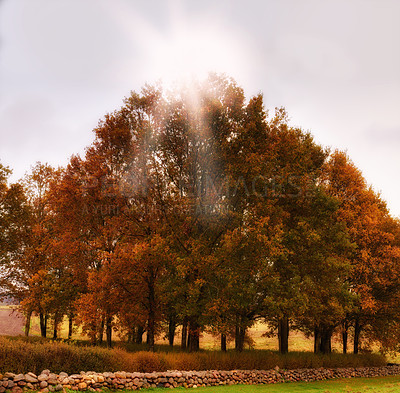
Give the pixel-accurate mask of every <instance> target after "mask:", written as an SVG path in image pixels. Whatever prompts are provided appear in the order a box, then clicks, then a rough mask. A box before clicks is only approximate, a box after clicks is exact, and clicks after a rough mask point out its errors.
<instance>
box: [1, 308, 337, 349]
mask: <svg viewBox="0 0 400 393" xmlns="http://www.w3.org/2000/svg"><path fill="white" fill-rule="evenodd" d="M12 307H13V306H5V305H2V306H0V336H18V335H23V334H24V317H23V316H22V315H21V314H20V313H19V312H18V311H17V310H15V309H13V308H12ZM267 330H268V326H267V325H265V324H262V323H257V324H256V325H255V326H253V327H252V328H251V329H250V331H249V333H250V337H251V339H252V340H253V343H252V344H251V345H249V344H246V348H247V349H270V350H277V349H278V340H277V338H276V337H265V336H264V334H265V333H266V332H267ZM179 333H180V332H179V330H178V331H177V335H176V343H177V344H178V343H179V339H180V337H179ZM30 335H31V336H39V335H40V329H39V319H38V318H37V317H33V318H32V321H31V330H30ZM67 336H68V322H67V321H64V322H63V323H62V324H61V326H60V329H59V338H67ZM49 337H52V334H51V333H50V334H49ZM143 337H144V339H145V337H146V336H145V335H144V336H143ZM72 338H73V339H82V338H83V339H85V337H82V336H81V334H80V332H79V329H78V328H75V329H74V334H73V336H72ZM113 339H114V340H119V339H120V338H119V337H118V336H117V335H116V334H114V337H113ZM156 344H158V345H166V344H168V342H167V340H166V339H163V337H162V336H160V337H159V338H158V340H157V341H156ZM219 345H220V338H219V337H214V336H212V335H211V334H208V333H203V334H202V336H201V338H200V346H201V348H202V349H206V350H218V349H219ZM229 348H233V343H232V342H230V343H228V349H229ZM333 348H334V349H336V350H337V351H340V349H341V344H340V342H339V340H336V339H334V340H333ZM289 349H290V350H291V351H312V350H313V340H312V338H307V337H305V335H304V334H302V333H301V332H295V331H292V332H290V335H289Z"/></svg>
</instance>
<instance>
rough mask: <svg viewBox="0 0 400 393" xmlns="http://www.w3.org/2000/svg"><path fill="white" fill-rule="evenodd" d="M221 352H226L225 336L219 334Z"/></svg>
mask: <svg viewBox="0 0 400 393" xmlns="http://www.w3.org/2000/svg"><path fill="white" fill-rule="evenodd" d="M221 351H223V352H226V334H225V333H222V334H221Z"/></svg>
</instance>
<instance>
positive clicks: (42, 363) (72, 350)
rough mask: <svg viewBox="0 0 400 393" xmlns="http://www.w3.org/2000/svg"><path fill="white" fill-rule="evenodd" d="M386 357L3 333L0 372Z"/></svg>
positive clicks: (327, 362) (329, 363)
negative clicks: (140, 346) (155, 348)
mask: <svg viewBox="0 0 400 393" xmlns="http://www.w3.org/2000/svg"><path fill="white" fill-rule="evenodd" d="M385 364H386V361H385V358H384V357H383V356H380V355H375V354H359V355H353V354H348V355H343V354H338V353H333V354H330V355H314V354H313V353H311V352H291V353H288V354H286V355H280V354H278V353H277V352H273V351H262V350H249V351H245V352H243V353H237V352H234V351H230V352H227V353H222V352H216V351H204V352H199V353H185V352H168V353H165V352H158V353H152V352H145V351H140V352H135V353H129V352H126V351H125V350H124V349H121V348H115V349H111V350H110V349H105V348H97V347H89V346H86V347H85V346H76V345H72V344H66V343H58V342H48V341H37V340H35V341H33V342H30V341H27V340H15V339H13V340H9V339H6V338H2V337H0V372H2V373H3V372H7V371H9V372H14V373H26V372H28V371H32V372H34V373H40V372H41V371H42V370H44V369H49V370H51V371H53V372H56V373H59V372H61V371H64V372H66V373H69V374H72V373H79V372H80V371H88V370H92V371H97V372H104V371H122V370H123V371H128V372H133V371H140V372H152V371H166V370H235V369H242V370H253V369H259V370H262V369H263V370H267V369H271V368H274V367H275V366H278V367H280V368H283V369H294V368H317V367H326V368H335V367H362V366H383V365H385Z"/></svg>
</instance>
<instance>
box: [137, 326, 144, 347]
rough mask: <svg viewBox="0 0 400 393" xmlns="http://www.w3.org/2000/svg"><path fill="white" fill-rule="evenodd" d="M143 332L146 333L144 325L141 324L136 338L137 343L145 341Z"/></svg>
mask: <svg viewBox="0 0 400 393" xmlns="http://www.w3.org/2000/svg"><path fill="white" fill-rule="evenodd" d="M143 333H144V328H143V326H141V325H139V326H138V327H137V331H136V339H135V343H136V344H141V343H142V342H143Z"/></svg>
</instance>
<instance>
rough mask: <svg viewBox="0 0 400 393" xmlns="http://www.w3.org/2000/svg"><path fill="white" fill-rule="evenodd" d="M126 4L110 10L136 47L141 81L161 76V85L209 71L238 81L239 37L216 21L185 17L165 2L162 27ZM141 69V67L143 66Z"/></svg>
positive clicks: (241, 64) (242, 49)
mask: <svg viewBox="0 0 400 393" xmlns="http://www.w3.org/2000/svg"><path fill="white" fill-rule="evenodd" d="M125 5H126V7H123V8H120V7H119V8H118V9H113V10H112V12H113V15H114V17H115V20H116V22H117V24H118V26H119V27H120V28H121V29H123V34H124V35H125V36H126V37H128V39H129V40H131V41H132V47H135V48H140V49H139V51H140V53H135V54H133V55H132V56H133V58H132V64H137V63H136V62H135V57H136V56H140V63H141V64H145V66H141V69H140V70H138V69H135V70H134V71H132V69H131V70H130V72H135V73H136V75H137V72H138V71H139V72H140V73H141V74H143V76H144V78H145V80H147V81H152V80H153V81H154V80H158V79H161V80H162V81H163V84H164V85H167V86H169V85H172V84H175V83H177V82H178V83H181V82H187V81H190V80H192V79H193V78H194V79H203V78H204V77H205V76H206V75H207V74H208V73H209V72H218V73H226V74H228V75H229V76H232V77H234V78H235V79H238V80H241V79H242V76H243V75H244V61H245V59H246V51H245V47H244V45H243V43H242V42H241V40H240V38H239V37H234V36H232V35H228V34H227V32H226V31H225V30H224V29H223V27H222V26H221V25H220V24H219V23H218V21H217V20H212V19H207V20H204V18H202V17H201V16H199V17H198V19H194V20H193V19H192V20H188V18H187V17H186V16H185V15H184V14H183V12H182V7H179V3H170V4H169V8H170V9H169V17H168V24H167V26H166V27H164V29H161V28H160V27H159V26H156V25H152V24H149V22H148V21H146V20H145V19H144V18H142V17H141V15H140V14H137V13H136V12H133V10H132V9H131V8H130V7H128V6H127V4H125ZM143 68H144V69H143Z"/></svg>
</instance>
